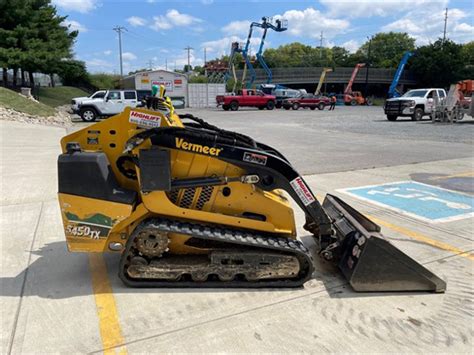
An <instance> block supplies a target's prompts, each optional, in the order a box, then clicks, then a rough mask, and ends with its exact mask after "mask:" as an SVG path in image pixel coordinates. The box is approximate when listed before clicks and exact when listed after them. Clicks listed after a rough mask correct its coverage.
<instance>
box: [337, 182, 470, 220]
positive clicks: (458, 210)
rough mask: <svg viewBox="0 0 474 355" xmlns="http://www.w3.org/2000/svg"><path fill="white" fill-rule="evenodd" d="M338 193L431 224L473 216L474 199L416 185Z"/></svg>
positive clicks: (409, 183) (370, 188) (407, 184)
mask: <svg viewBox="0 0 474 355" xmlns="http://www.w3.org/2000/svg"><path fill="white" fill-rule="evenodd" d="M338 191H340V192H343V193H346V194H348V195H351V196H353V197H356V198H358V199H361V200H365V201H368V202H370V203H373V204H376V205H379V206H382V207H385V208H389V209H391V210H395V211H397V212H400V213H402V214H406V215H409V216H412V217H415V218H418V219H421V220H424V221H427V222H432V223H433V222H434V223H438V222H448V221H454V220H458V219H463V218H468V217H472V216H474V196H469V195H466V194H462V193H459V192H455V191H451V190H447V189H443V188H440V187H436V186H431V185H427V184H422V183H419V182H414V181H400V182H393V183H389V184H381V185H373V186H362V187H355V188H348V189H341V190H338Z"/></svg>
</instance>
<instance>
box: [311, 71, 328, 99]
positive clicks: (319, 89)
mask: <svg viewBox="0 0 474 355" xmlns="http://www.w3.org/2000/svg"><path fill="white" fill-rule="evenodd" d="M330 72H332V69H331V68H323V71H322V72H321V76H320V78H319V83H318V87H317V88H316V91H315V92H314V94H315V95H319V94H320V93H321V88H322V87H323V83H324V80H325V79H326V74H327V73H330Z"/></svg>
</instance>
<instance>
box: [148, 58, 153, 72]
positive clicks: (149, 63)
mask: <svg viewBox="0 0 474 355" xmlns="http://www.w3.org/2000/svg"><path fill="white" fill-rule="evenodd" d="M148 68H150V70H153V61H152V60H151V59H150V60H149V61H148Z"/></svg>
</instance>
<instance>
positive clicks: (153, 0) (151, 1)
mask: <svg viewBox="0 0 474 355" xmlns="http://www.w3.org/2000/svg"><path fill="white" fill-rule="evenodd" d="M146 2H147V3H149V4H154V3H155V2H158V0H146Z"/></svg>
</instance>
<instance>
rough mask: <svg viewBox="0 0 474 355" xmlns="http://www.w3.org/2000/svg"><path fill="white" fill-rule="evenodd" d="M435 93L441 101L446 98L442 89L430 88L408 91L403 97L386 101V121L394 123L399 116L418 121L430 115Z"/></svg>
mask: <svg viewBox="0 0 474 355" xmlns="http://www.w3.org/2000/svg"><path fill="white" fill-rule="evenodd" d="M435 91H437V94H438V97H439V98H440V99H441V100H443V99H444V98H445V97H446V91H444V89H438V88H433V89H431V88H430V89H415V90H410V91H407V92H406V93H405V94H404V95H403V96H400V97H396V98H393V99H388V100H387V101H385V105H384V111H385V115H386V116H387V120H389V121H395V120H396V119H397V118H398V117H400V116H407V117H411V119H412V120H413V121H419V120H421V119H422V118H423V116H425V115H430V114H431V111H432V109H433V102H434V100H433V95H434V94H435Z"/></svg>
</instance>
